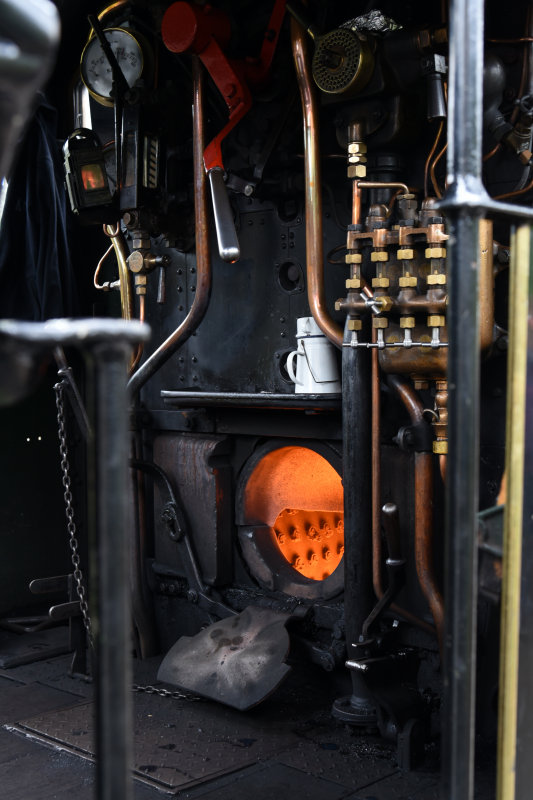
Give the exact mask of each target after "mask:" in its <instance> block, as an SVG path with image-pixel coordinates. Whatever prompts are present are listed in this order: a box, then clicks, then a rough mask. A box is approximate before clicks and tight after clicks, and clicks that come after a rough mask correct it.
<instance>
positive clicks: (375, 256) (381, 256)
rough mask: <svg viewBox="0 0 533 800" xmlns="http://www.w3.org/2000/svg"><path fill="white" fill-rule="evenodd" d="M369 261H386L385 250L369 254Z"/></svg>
mask: <svg viewBox="0 0 533 800" xmlns="http://www.w3.org/2000/svg"><path fill="white" fill-rule="evenodd" d="M370 260H371V261H388V260H389V254H388V253H387V251H386V250H374V251H373V252H372V253H370Z"/></svg>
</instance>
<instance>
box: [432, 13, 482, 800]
mask: <svg viewBox="0 0 533 800" xmlns="http://www.w3.org/2000/svg"><path fill="white" fill-rule="evenodd" d="M483 30H484V3H483V0H453V2H452V3H451V6H450V63H449V80H450V83H449V116H448V130H449V131H450V134H451V135H450V137H449V142H448V191H447V193H446V196H445V197H444V200H443V203H442V206H443V207H444V208H446V212H447V218H448V221H449V234H450V239H449V248H448V284H449V312H448V334H449V342H450V345H449V356H448V386H449V403H448V408H449V461H448V471H447V486H446V488H447V492H446V552H445V602H446V606H445V628H444V631H445V633H444V698H443V717H442V771H443V780H442V786H443V794H442V797H443V798H446V800H450V798H454V800H471V798H472V797H473V786H474V735H475V685H476V681H475V671H476V627H477V539H476V530H477V522H476V514H477V510H478V461H479V314H478V302H477V298H478V273H479V220H480V218H481V213H482V212H481V208H480V207H479V205H478V206H477V207H476V204H475V203H473V205H472V206H471V207H468V206H467V205H465V204H463V202H462V201H463V199H464V198H465V197H470V198H478V199H482V198H483V197H484V189H483V186H482V183H481V142H482V99H483V85H482V80H483Z"/></svg>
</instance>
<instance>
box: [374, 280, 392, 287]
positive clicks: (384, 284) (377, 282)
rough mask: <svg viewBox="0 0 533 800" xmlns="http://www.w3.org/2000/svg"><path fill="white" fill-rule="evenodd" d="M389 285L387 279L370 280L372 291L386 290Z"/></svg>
mask: <svg viewBox="0 0 533 800" xmlns="http://www.w3.org/2000/svg"><path fill="white" fill-rule="evenodd" d="M389 285H390V281H389V279H388V278H372V287H373V288H374V289H388V287H389Z"/></svg>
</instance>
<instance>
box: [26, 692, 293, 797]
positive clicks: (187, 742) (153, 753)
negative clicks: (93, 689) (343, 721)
mask: <svg viewBox="0 0 533 800" xmlns="http://www.w3.org/2000/svg"><path fill="white" fill-rule="evenodd" d="M290 728H291V726H290V725H287V724H286V722H285V724H284V723H283V722H280V724H278V725H272V724H270V723H269V725H268V728H264V727H263V724H262V722H261V715H256V716H248V715H242V714H240V713H239V712H236V711H233V710H232V709H227V708H224V707H222V706H220V705H216V704H212V703H203V702H196V703H191V702H188V701H184V700H169V699H168V698H161V697H158V696H155V695H148V694H140V695H137V696H136V698H135V730H134V765H135V766H134V774H135V777H136V778H137V779H138V780H142V781H143V782H146V783H149V784H152V785H156V786H159V787H161V788H165V789H171V790H176V789H177V788H184V787H190V786H193V785H195V784H197V783H201V782H204V781H207V780H212V779H214V778H216V777H219V776H221V775H224V774H227V773H231V772H235V771H238V770H241V769H243V768H244V767H246V766H248V765H250V764H254V763H256V762H257V761H258V760H260V759H265V758H270V757H271V756H273V755H275V754H276V753H280V752H282V751H285V750H286V749H287V748H289V747H291V746H294V745H295V744H296V742H297V736H296V734H294V733H293V732H292V731H291V729H290ZM12 729H13V730H18V731H19V732H20V733H23V734H24V735H25V736H29V737H30V738H33V739H35V740H36V741H40V742H44V743H48V744H51V745H55V746H60V747H61V748H63V749H67V750H69V751H70V752H72V753H75V754H77V755H80V756H83V757H84V758H88V759H90V760H92V759H93V758H94V745H93V741H94V740H93V713H92V704H91V703H85V704H83V705H78V706H75V707H73V708H67V709H62V710H61V709H60V710H58V711H55V712H54V713H45V714H39V715H36V716H33V717H31V718H29V719H25V720H23V721H19V722H18V724H17V725H14V726H12Z"/></svg>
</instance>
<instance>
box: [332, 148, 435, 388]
mask: <svg viewBox="0 0 533 800" xmlns="http://www.w3.org/2000/svg"><path fill="white" fill-rule="evenodd" d="M351 159H355V161H353V160H351ZM363 162H365V163H366V147H365V146H364V143H363V142H361V141H351V142H349V144H348V175H349V176H350V177H351V178H352V180H353V198H354V203H353V208H352V224H351V225H349V227H348V234H347V242H346V249H347V254H346V257H345V258H346V263H347V264H348V265H349V267H350V277H349V278H348V279H347V281H346V288H347V290H348V292H347V296H346V297H345V298H342V299H340V300H338V301H337V303H336V308H337V310H344V311H345V312H346V313H347V314H348V318H349V319H348V328H349V329H350V330H352V331H353V333H354V336H353V337H352V345H353V346H365V347H377V348H378V349H379V351H380V353H379V359H380V365H381V367H382V369H384V370H385V371H387V372H393V373H400V374H401V373H407V374H411V375H416V376H417V377H420V378H424V379H434V378H436V377H440V376H443V375H445V372H446V347H447V336H446V305H447V290H446V248H445V243H446V240H447V239H448V235H447V234H446V232H445V229H444V221H443V220H442V218H440V217H436V216H429V215H428V214H425V215H422V222H421V223H420V224H418V223H417V222H416V219H417V217H418V209H417V204H416V198H415V195H414V194H412V193H411V192H409V190H408V187H407V186H405V184H398V183H384V182H380V183H378V182H369V181H365V180H362V177H361V175H362V171H363V170H361V169H360V168H363V169H364V171H366V166H365V163H363ZM356 168H358V169H359V170H360V171H359V172H358V171H357V170H356ZM398 187H399V188H398ZM378 188H380V189H386V188H390V189H391V190H392V189H398V192H399V194H398V192H397V194H398V197H397V205H398V210H399V215H400V217H401V219H400V222H399V224H398V225H394V226H390V224H389V213H388V212H389V210H388V209H387V207H386V206H383V205H379V204H376V205H372V206H370V209H369V211H368V215H367V218H366V220H365V223H364V224H363V223H362V221H361V212H360V208H361V191H362V190H365V189H378ZM363 261H364V262H365V263H368V262H370V264H371V265H372V268H373V269H372V272H373V276H372V278H371V289H370V287H368V286H367V285H366V283H365V280H364V277H363V274H362V264H363ZM369 311H370V312H371V313H372V326H373V328H374V330H375V334H374V336H373V341H372V342H359V340H358V338H357V334H358V332H359V331H360V330H361V329H362V318H363V317H364V315H365V314H367V313H368V312H369Z"/></svg>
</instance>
